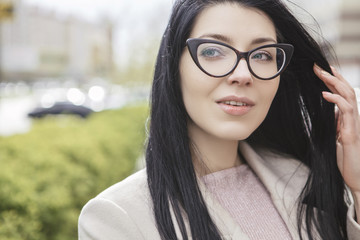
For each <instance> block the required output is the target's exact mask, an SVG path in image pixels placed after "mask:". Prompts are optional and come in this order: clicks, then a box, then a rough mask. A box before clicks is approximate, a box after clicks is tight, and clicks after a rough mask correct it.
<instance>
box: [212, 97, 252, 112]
mask: <svg viewBox="0 0 360 240" xmlns="http://www.w3.org/2000/svg"><path fill="white" fill-rule="evenodd" d="M216 103H217V104H218V105H219V107H220V108H221V109H222V110H223V111H224V112H225V113H227V114H230V115H233V116H242V115H245V114H246V113H248V112H249V111H250V110H251V109H252V107H253V106H255V103H254V102H253V101H252V100H250V99H248V98H246V97H237V96H227V97H224V98H221V99H218V100H217V101H216Z"/></svg>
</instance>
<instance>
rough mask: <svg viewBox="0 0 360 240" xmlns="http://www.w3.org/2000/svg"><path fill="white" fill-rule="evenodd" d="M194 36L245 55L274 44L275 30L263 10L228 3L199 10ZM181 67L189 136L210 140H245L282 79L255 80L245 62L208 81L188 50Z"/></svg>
mask: <svg viewBox="0 0 360 240" xmlns="http://www.w3.org/2000/svg"><path fill="white" fill-rule="evenodd" d="M190 38H205V39H214V40H218V41H221V42H224V43H226V44H228V45H231V46H232V47H234V48H236V49H237V50H239V51H241V52H246V51H249V50H251V49H254V48H256V47H259V46H262V45H265V44H272V43H276V31H275V27H274V24H273V23H272V21H271V20H270V19H269V18H268V17H267V16H266V15H265V14H264V13H263V12H261V11H258V10H254V9H251V8H244V7H242V6H240V5H238V4H231V3H224V4H217V5H213V6H211V7H209V8H206V9H205V10H203V11H202V12H201V14H200V15H199V16H198V17H197V19H196V21H195V24H194V27H193V29H192V31H191V34H190ZM179 68H180V77H181V89H182V95H183V100H184V104H185V108H186V110H187V112H188V114H189V116H190V119H189V131H190V132H189V134H190V136H192V135H194V134H202V135H204V136H205V137H206V138H208V137H210V138H211V137H212V138H213V137H215V138H219V139H224V140H242V139H246V138H247V137H248V136H249V135H250V134H251V133H252V132H254V130H255V129H256V128H257V127H259V125H260V124H261V122H262V121H263V120H264V119H265V117H266V114H267V113H268V111H269V108H270V105H271V102H272V100H273V98H274V96H275V94H276V91H277V89H278V85H279V80H280V78H279V77H276V78H274V79H272V80H266V81H264V80H260V79H257V78H255V77H254V76H252V75H251V73H250V72H249V70H248V67H247V63H246V61H245V59H242V60H241V61H240V63H239V65H238V66H237V68H236V69H235V70H234V72H232V73H231V74H229V75H227V76H225V77H221V78H214V77H210V76H208V75H206V74H205V73H204V72H202V71H201V70H200V69H199V68H198V67H197V66H196V65H195V63H194V61H193V60H192V58H191V56H190V53H189V51H188V49H187V48H185V50H184V52H183V54H182V56H181V59H180V66H179Z"/></svg>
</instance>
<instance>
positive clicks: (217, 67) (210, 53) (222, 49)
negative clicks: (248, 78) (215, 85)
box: [186, 38, 294, 80]
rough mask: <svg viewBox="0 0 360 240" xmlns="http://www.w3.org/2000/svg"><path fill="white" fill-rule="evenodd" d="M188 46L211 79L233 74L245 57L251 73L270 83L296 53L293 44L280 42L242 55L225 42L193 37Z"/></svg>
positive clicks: (196, 62) (195, 59) (192, 55)
mask: <svg viewBox="0 0 360 240" xmlns="http://www.w3.org/2000/svg"><path fill="white" fill-rule="evenodd" d="M186 45H187V46H188V49H189V51H190V55H191V57H192V59H193V60H194V62H195V64H196V65H197V66H198V67H199V68H200V69H201V70H202V71H203V72H204V73H206V74H207V75H209V76H211V77H225V76H227V75H229V74H230V73H232V72H233V71H234V70H235V68H236V67H237V65H238V64H239V62H240V60H241V59H242V58H245V60H246V62H247V66H248V68H249V71H250V72H251V74H252V75H253V76H255V77H256V78H258V79H261V80H270V79H273V78H275V77H277V76H278V75H279V74H281V73H282V72H283V71H284V70H285V68H286V67H287V65H288V64H289V62H290V59H291V56H292V54H293V51H294V47H293V46H292V45H291V44H285V43H277V44H268V45H264V46H261V47H257V48H255V49H253V50H250V51H248V52H240V51H238V50H236V49H235V48H233V47H232V46H230V45H227V44H225V43H222V42H219V41H216V40H211V39H202V38H189V39H188V40H187V41H186Z"/></svg>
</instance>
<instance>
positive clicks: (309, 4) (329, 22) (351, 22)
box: [295, 0, 360, 87]
mask: <svg viewBox="0 0 360 240" xmlns="http://www.w3.org/2000/svg"><path fill="white" fill-rule="evenodd" d="M295 1H296V3H297V4H298V5H299V6H301V7H303V8H304V9H306V10H307V11H308V12H309V13H311V15H313V16H314V17H315V19H316V21H317V22H318V23H319V25H320V27H321V34H322V35H323V37H324V38H325V39H326V40H327V41H328V42H329V43H330V44H331V46H332V47H333V48H334V50H335V53H336V55H337V58H338V62H339V64H340V72H341V73H342V74H343V75H344V76H345V77H346V79H347V80H348V81H349V82H350V83H351V84H352V85H353V86H354V87H356V86H357V87H360V1H359V0H316V1H313V0H295ZM295 12H296V11H295ZM297 13H298V15H299V16H300V18H301V20H302V21H303V22H305V24H306V25H307V26H308V27H309V28H310V29H314V30H315V32H317V31H318V29H317V26H316V24H315V23H314V21H313V19H311V18H310V17H309V15H308V14H305V13H304V12H303V11H301V10H298V12H297ZM315 37H316V36H315Z"/></svg>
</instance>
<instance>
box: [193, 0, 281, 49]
mask: <svg viewBox="0 0 360 240" xmlns="http://www.w3.org/2000/svg"><path fill="white" fill-rule="evenodd" d="M214 34H216V35H222V36H225V37H226V38H227V39H229V41H230V42H229V43H230V44H234V46H236V45H238V44H239V45H244V44H246V43H250V42H251V41H252V40H254V39H257V38H273V39H274V40H276V30H275V26H274V24H273V22H272V21H271V19H270V18H269V17H268V16H267V15H266V14H265V13H263V12H262V11H260V10H257V9H254V8H247V7H243V6H241V5H240V4H237V3H221V4H216V5H211V6H209V7H208V8H205V9H204V10H203V11H202V12H201V13H200V14H199V15H198V16H197V18H196V21H195V23H194V26H193V29H192V31H191V34H190V37H194V38H199V37H202V36H204V35H214Z"/></svg>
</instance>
